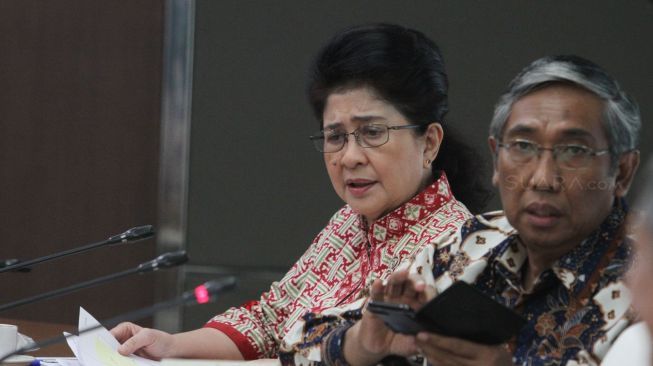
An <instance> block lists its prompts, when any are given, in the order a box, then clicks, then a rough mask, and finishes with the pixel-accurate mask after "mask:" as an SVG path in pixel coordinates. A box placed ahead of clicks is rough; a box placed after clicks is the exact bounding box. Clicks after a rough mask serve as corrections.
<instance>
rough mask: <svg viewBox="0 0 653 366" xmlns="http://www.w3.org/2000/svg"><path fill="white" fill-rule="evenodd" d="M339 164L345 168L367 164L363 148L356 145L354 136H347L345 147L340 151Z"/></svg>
mask: <svg viewBox="0 0 653 366" xmlns="http://www.w3.org/2000/svg"><path fill="white" fill-rule="evenodd" d="M341 154H342V156H341V159H340V160H341V163H342V165H344V166H345V167H347V168H355V167H356V166H357V165H360V164H364V163H366V162H367V155H366V152H365V148H363V147H362V146H360V144H358V141H356V137H355V136H354V134H349V135H348V136H347V140H346V141H345V146H343V147H342V151H341Z"/></svg>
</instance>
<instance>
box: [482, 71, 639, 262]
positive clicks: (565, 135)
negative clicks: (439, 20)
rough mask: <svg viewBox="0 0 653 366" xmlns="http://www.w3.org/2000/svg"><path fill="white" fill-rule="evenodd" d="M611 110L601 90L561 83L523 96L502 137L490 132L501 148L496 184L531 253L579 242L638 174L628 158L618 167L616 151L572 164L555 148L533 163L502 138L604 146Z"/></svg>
mask: <svg viewBox="0 0 653 366" xmlns="http://www.w3.org/2000/svg"><path fill="white" fill-rule="evenodd" d="M603 110H604V104H603V101H602V100H601V99H599V98H598V97H597V96H595V95H594V94H592V93H590V92H588V91H585V90H583V89H580V88H578V87H574V86H571V85H565V84H553V85H550V86H546V87H544V88H542V89H538V90H536V91H533V92H531V93H529V94H527V95H525V96H523V97H522V98H521V99H519V100H518V101H517V102H516V103H515V104H514V105H513V108H512V111H511V114H510V117H509V118H508V120H507V122H506V125H505V127H504V130H503V132H502V138H501V141H496V140H495V139H493V138H490V148H491V149H492V150H493V152H494V153H495V154H496V155H495V156H496V160H495V164H494V175H493V177H492V181H493V184H494V185H495V186H497V187H498V189H499V192H500V194H501V202H502V204H503V209H504V211H505V214H506V217H507V218H508V220H509V222H510V223H511V225H512V226H513V227H514V228H515V229H517V231H518V232H519V235H520V238H521V239H522V241H523V243H524V245H526V247H527V248H528V249H529V251H530V252H531V253H535V252H537V253H541V254H542V255H544V256H550V257H553V258H557V257H560V256H562V255H564V254H565V253H566V252H568V251H569V250H570V249H572V248H573V247H575V246H576V245H578V244H579V243H580V242H581V241H582V240H583V239H584V238H585V237H587V236H588V235H589V234H590V233H591V232H592V231H593V230H595V229H597V228H598V227H599V225H600V223H601V222H602V221H603V220H604V219H605V218H606V216H607V215H608V214H609V212H610V210H611V206H612V203H613V200H614V197H615V196H619V195H623V194H625V193H626V191H627V189H628V186H629V184H630V178H631V177H632V174H630V175H629V174H625V175H626V178H627V179H626V180H627V181H624V178H623V176H624V174H622V172H621V170H622V169H623V165H624V164H622V162H621V160H623V159H620V164H619V166H618V167H617V169H611V165H610V154H609V153H603V154H602V155H596V156H590V157H589V158H588V159H587V164H586V166H583V167H581V168H577V169H574V170H570V169H566V168H565V164H561V163H562V162H561V160H562V159H561V154H559V155H558V157H557V159H555V158H554V154H553V151H551V150H541V151H540V152H539V154H538V155H536V156H534V157H533V158H531V159H530V160H528V161H527V162H523V161H515V160H516V159H515V154H513V150H509V149H507V148H505V147H500V146H499V143H501V144H510V143H514V142H515V141H521V142H524V141H526V142H533V143H536V144H538V145H539V146H540V147H543V148H546V149H550V148H551V147H554V146H560V145H574V146H582V147H587V148H589V149H592V150H593V151H600V150H604V149H607V148H608V139H607V137H606V134H605V131H604V128H603V125H602V114H603ZM520 146H521V145H520ZM568 151H573V150H568ZM626 155H627V154H626ZM626 160H628V159H626ZM630 160H633V159H630ZM630 160H628V161H630ZM635 160H636V159H635ZM635 167H636V163H635Z"/></svg>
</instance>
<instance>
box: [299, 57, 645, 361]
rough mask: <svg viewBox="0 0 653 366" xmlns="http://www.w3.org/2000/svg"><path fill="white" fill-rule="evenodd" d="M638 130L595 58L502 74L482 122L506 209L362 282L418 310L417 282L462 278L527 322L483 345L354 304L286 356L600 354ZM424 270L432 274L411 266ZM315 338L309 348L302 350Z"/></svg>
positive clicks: (623, 305)
mask: <svg viewBox="0 0 653 366" xmlns="http://www.w3.org/2000/svg"><path fill="white" fill-rule="evenodd" d="M640 125H641V122H640V117H639V111H638V108H637V105H636V103H635V102H634V101H632V100H631V99H630V98H629V97H628V96H626V95H625V94H624V93H623V92H622V91H621V90H620V89H619V86H618V84H617V83H616V82H615V81H614V80H613V79H612V78H611V77H610V76H609V75H607V74H606V73H605V72H604V71H603V70H602V69H601V68H599V67H598V66H597V65H595V64H593V63H591V62H589V61H587V60H584V59H581V58H579V57H576V56H558V57H547V58H543V59H540V60H537V61H535V62H534V63H532V64H531V65H529V66H528V67H527V68H525V69H524V70H523V71H522V72H521V73H520V74H519V75H518V76H517V77H516V78H515V79H514V80H513V81H512V83H511V84H510V88H509V91H508V92H507V93H506V94H504V95H503V96H502V97H501V99H500V101H499V103H498V104H497V107H496V109H495V115H494V118H493V120H492V123H491V126H490V138H489V144H490V149H491V151H492V154H493V157H494V175H493V183H494V185H495V186H496V187H497V188H498V190H499V193H500V195H501V202H502V205H503V208H504V211H503V212H500V211H499V212H492V213H488V214H485V215H480V216H478V217H476V218H474V219H472V220H470V221H469V222H468V223H467V224H466V225H465V226H464V227H463V229H462V231H461V233H460V237H459V240H458V243H459V244H456V245H452V247H451V251H450V253H447V254H444V255H443V254H440V255H439V256H436V257H437V258H432V261H427V260H425V258H428V256H424V255H422V256H418V257H417V259H416V261H415V262H414V263H413V265H412V268H411V270H410V274H408V273H407V272H406V271H403V272H399V273H397V274H395V275H394V276H393V277H391V278H390V281H389V283H388V284H387V285H385V286H383V285H381V284H380V283H376V284H375V285H374V286H373V287H372V289H371V298H372V299H374V300H385V301H394V302H407V303H410V304H411V305H412V306H413V307H417V306H419V305H420V304H421V303H423V302H424V301H425V298H426V297H427V296H425V289H426V288H429V287H431V286H428V285H429V284H431V285H432V287H434V288H435V290H436V291H437V292H441V291H443V290H444V289H445V288H446V287H448V286H449V285H450V284H451V283H453V282H455V281H459V280H463V281H466V282H469V283H472V284H473V285H474V286H475V287H477V288H478V289H480V290H481V291H482V292H484V293H485V294H487V295H488V296H490V297H492V298H493V299H494V300H496V301H498V302H500V303H502V304H504V305H506V306H508V307H511V308H513V309H515V311H517V312H518V313H520V314H521V315H522V316H523V317H524V318H525V319H526V320H527V322H528V323H527V325H526V326H525V327H523V328H522V330H521V331H520V333H519V334H518V335H517V336H516V337H515V338H514V339H513V340H512V341H511V342H509V343H508V344H505V345H501V346H486V345H481V344H476V343H473V342H470V341H467V340H463V339H456V338H450V337H444V336H440V335H437V334H432V333H426V332H422V333H419V334H418V335H417V336H416V337H410V336H405V335H398V334H394V333H392V332H391V331H389V330H388V329H387V328H385V326H383V324H382V322H381V321H380V320H379V319H378V318H377V317H375V316H374V315H372V314H370V313H369V312H363V315H362V321H359V322H356V323H355V324H354V322H353V321H352V319H355V318H356V317H358V316H360V315H357V314H353V315H352V316H351V317H350V318H346V317H345V318H344V323H345V325H342V326H340V327H335V328H334V330H329V331H328V332H327V333H325V334H320V330H319V329H306V331H305V332H304V333H305V337H304V342H303V343H299V344H297V345H295V346H294V349H296V350H298V351H297V352H296V353H299V354H302V355H306V356H307V358H309V359H310V358H311V357H314V356H315V355H316V354H320V357H316V358H319V359H320V361H318V362H323V363H326V364H330V363H331V364H344V363H345V362H346V363H349V364H352V365H359V364H360V365H367V364H374V363H376V362H378V361H379V360H381V359H382V358H384V357H385V356H388V355H391V354H400V355H404V356H408V355H411V354H414V353H417V352H419V353H421V354H422V355H424V356H425V357H426V358H427V359H428V361H429V362H430V363H431V364H434V365H560V364H563V365H564V364H569V365H576V364H593V363H598V362H600V359H601V358H602V357H603V355H604V354H605V352H606V351H607V348H608V347H609V345H610V344H611V343H612V341H613V340H614V338H615V337H616V336H617V335H618V334H619V332H621V330H623V329H624V328H625V327H626V326H627V325H628V323H629V321H630V319H629V314H628V309H629V305H630V299H629V296H628V294H627V290H626V288H625V286H624V285H623V283H622V280H621V277H622V275H623V274H624V272H625V270H626V266H627V260H628V256H629V253H630V246H629V244H628V241H627V239H626V237H625V233H624V226H625V225H624V221H625V216H626V212H627V207H626V205H625V202H624V199H623V197H624V196H625V195H626V193H627V192H628V189H629V187H630V184H631V182H632V179H633V175H634V173H635V171H636V169H637V166H638V164H639V152H638V151H637V150H636V144H637V136H638V133H639V129H640ZM431 253H432V251H431ZM428 259H431V258H428ZM433 263H434V264H433ZM425 265H430V266H432V268H433V272H432V273H431V272H429V271H422V270H421V269H422V268H424V266H425ZM420 274H421V276H420ZM431 275H432V276H431ZM416 277H417V278H420V277H421V279H420V280H417V281H415V278H416ZM359 314H360V313H359ZM339 320H340V321H342V320H343V319H339ZM318 324H319V323H318ZM321 327H322V328H323V329H326V328H328V327H325V326H324V325H323V324H322V325H321ZM320 337H321V338H320ZM316 338H319V339H322V343H321V350H320V352H319V353H318V352H315V350H314V349H311V348H315V347H314V346H313V347H311V346H310V343H311V342H313V343H315V339H316ZM288 348H289V349H290V348H292V347H288ZM295 360H297V357H295ZM316 361H317V360H316Z"/></svg>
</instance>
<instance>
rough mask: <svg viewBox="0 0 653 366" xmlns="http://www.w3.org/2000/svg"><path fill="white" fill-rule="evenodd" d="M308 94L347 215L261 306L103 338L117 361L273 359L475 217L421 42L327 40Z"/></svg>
mask: <svg viewBox="0 0 653 366" xmlns="http://www.w3.org/2000/svg"><path fill="white" fill-rule="evenodd" d="M308 94H309V98H310V102H311V104H312V106H313V110H314V112H315V115H316V117H317V118H318V120H319V125H320V132H318V133H317V134H315V135H313V136H311V140H312V141H313V143H314V144H315V147H316V148H317V150H318V151H320V152H322V153H323V154H324V162H325V165H326V169H327V172H328V174H329V177H330V179H331V183H332V185H333V187H334V189H335V191H336V193H337V194H338V195H339V196H340V198H342V199H343V201H345V202H346V203H347V204H346V205H345V207H343V208H342V209H341V210H339V211H338V212H337V213H336V214H335V215H334V216H333V217H332V218H331V220H330V221H329V223H328V224H327V226H326V227H325V228H324V229H323V230H322V231H321V232H320V233H319V234H318V236H317V237H316V238H315V240H314V241H313V243H312V244H311V246H310V247H309V248H308V250H307V251H306V253H305V254H304V255H303V256H302V257H301V258H300V259H299V260H298V261H297V263H296V264H295V265H294V266H293V267H292V268H291V269H290V271H289V272H288V273H287V274H286V276H285V277H284V278H283V279H282V280H281V281H279V282H275V283H273V284H272V286H271V288H270V291H268V292H266V293H264V294H263V295H262V296H261V298H260V300H258V301H253V302H251V303H248V304H247V305H244V306H242V307H239V308H232V309H230V310H228V311H227V312H225V313H224V314H221V315H218V316H216V317H214V318H213V319H212V320H211V321H209V322H208V323H207V324H206V326H205V327H204V328H203V329H199V330H194V331H191V332H187V333H181V334H176V335H169V334H167V333H163V332H160V331H156V330H152V329H143V328H140V327H138V326H136V325H133V324H131V323H126V324H122V325H119V326H118V327H116V328H115V329H113V330H112V333H113V334H114V335H115V336H116V338H117V339H118V340H119V341H121V342H124V344H123V345H122V346H121V348H120V349H119V351H120V352H121V353H122V354H129V353H132V352H135V351H136V352H137V353H139V354H141V355H144V356H146V357H150V358H164V357H192V358H220V359H258V358H270V357H277V354H278V350H279V344H280V342H281V341H282V339H283V338H284V337H286V335H287V333H288V331H289V330H291V329H292V328H293V327H297V325H298V324H301V322H302V321H303V320H302V317H303V316H304V314H306V313H307V312H309V311H311V312H314V313H320V312H329V311H333V310H331V309H338V308H342V307H343V306H346V305H348V304H351V303H353V302H355V301H356V300H357V299H359V298H362V297H364V296H365V295H366V294H367V293H368V289H369V286H370V284H371V283H372V282H373V281H374V280H375V279H384V278H386V277H387V276H388V275H389V273H391V272H392V271H393V270H395V269H396V268H397V266H399V264H400V263H401V262H403V261H405V260H406V259H409V258H411V256H414V255H415V253H417V252H418V251H420V250H421V249H422V248H424V247H425V246H429V245H433V246H436V245H440V244H442V243H444V242H446V240H444V239H446V238H448V237H449V235H451V234H452V233H454V232H456V230H457V229H458V228H459V227H460V226H461V225H462V223H463V222H464V221H465V220H466V219H467V218H469V217H470V214H469V211H468V210H467V208H466V207H465V205H467V207H469V208H470V209H472V210H474V211H476V210H479V209H481V207H482V206H483V205H484V203H485V201H486V200H487V197H488V193H487V192H488V191H487V190H486V189H485V188H484V187H483V186H482V184H481V183H480V182H481V178H480V176H481V174H479V173H480V169H479V168H478V167H479V161H480V160H479V159H478V157H477V156H476V154H475V153H474V151H473V150H472V149H470V148H468V147H466V146H465V145H463V144H462V143H460V142H459V141H457V140H455V139H454V138H453V136H452V135H451V134H450V132H449V131H448V127H447V126H446V125H445V124H444V116H445V114H446V112H447V109H448V106H447V76H446V73H445V71H444V65H443V62H442V57H441V55H440V53H439V50H438V48H437V46H436V45H435V44H434V43H433V42H432V41H431V40H429V39H428V38H426V37H425V36H424V35H423V34H422V33H420V32H417V31H414V30H411V29H406V28H403V27H400V26H396V25H388V24H376V25H370V26H363V27H355V28H351V29H348V30H345V31H344V32H341V33H339V34H337V35H336V36H335V37H334V38H333V39H332V40H331V41H330V42H329V43H328V44H327V45H326V46H325V47H324V48H323V49H322V51H321V52H320V53H319V55H318V57H317V59H316V60H315V63H314V65H313V68H312V73H311V79H310V81H309V87H308ZM445 171H446V172H447V174H446V175H445V173H444V172H445ZM449 182H451V186H452V189H450V188H449ZM452 190H453V192H454V193H455V194H456V195H458V196H460V197H464V199H463V200H462V202H464V204H465V205H463V204H462V203H461V202H459V201H457V200H456V199H455V198H454V197H453V195H452Z"/></svg>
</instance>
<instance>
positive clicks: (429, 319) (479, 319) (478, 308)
mask: <svg viewBox="0 0 653 366" xmlns="http://www.w3.org/2000/svg"><path fill="white" fill-rule="evenodd" d="M367 308H368V309H369V311H371V312H373V313H374V314H376V315H378V316H379V317H380V318H381V319H383V322H384V323H385V324H386V325H387V326H388V328H390V329H392V330H393V331H394V332H397V333H403V334H416V333H418V332H420V331H427V332H432V333H438V334H442V335H444V336H448V337H456V338H462V339H466V340H469V341H472V342H476V343H482V344H488V345H494V344H501V343H504V342H506V341H508V340H509V339H510V338H512V336H513V335H515V334H517V332H519V330H520V329H521V328H522V327H523V326H524V324H526V320H524V318H522V317H521V316H520V315H518V314H517V313H515V312H514V311H512V310H511V309H508V308H507V307H505V306H503V305H501V304H499V303H498V302H496V301H494V300H492V299H491V298H490V297H488V296H486V295H485V294H483V293H481V292H480V291H479V290H478V289H476V288H475V287H474V286H472V285H469V284H468V283H466V282H462V281H459V282H456V283H454V284H453V285H451V286H450V287H449V288H447V289H446V290H445V291H444V292H442V293H441V294H440V295H438V296H436V297H435V298H433V299H431V301H429V302H428V303H426V304H424V306H422V307H421V308H420V309H419V310H418V311H413V310H412V309H411V308H410V307H409V306H408V305H405V304H389V303H383V302H376V301H370V302H369V303H368V304H367Z"/></svg>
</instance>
